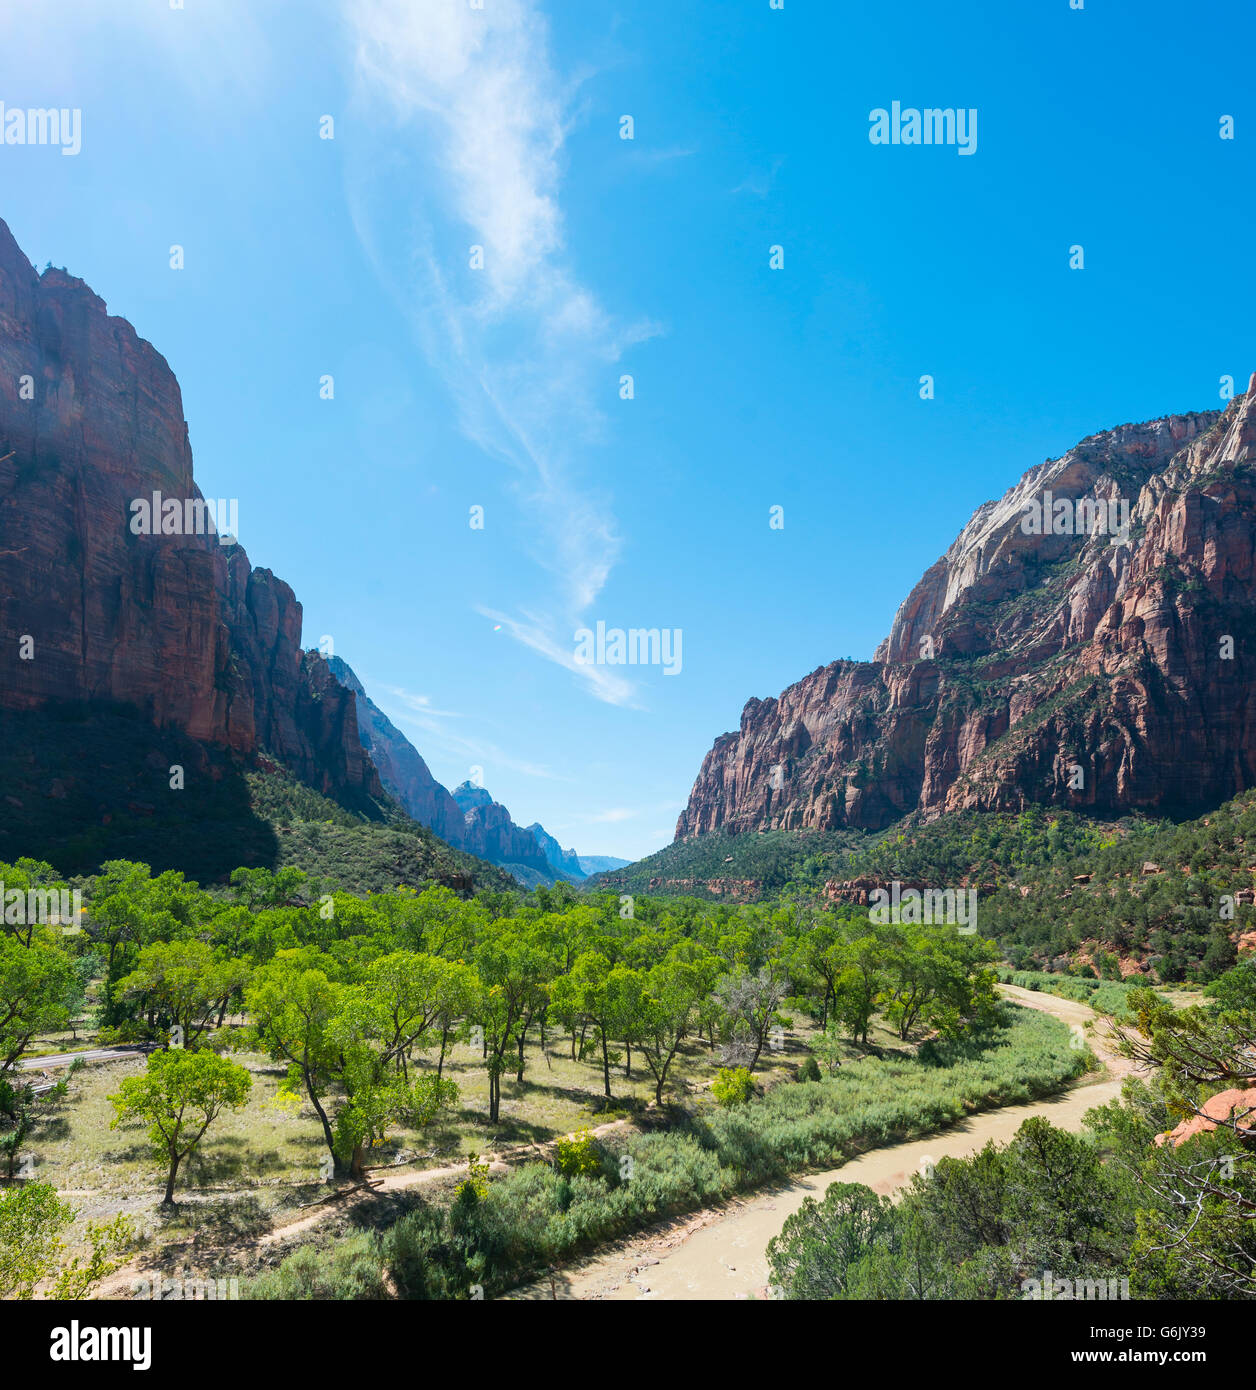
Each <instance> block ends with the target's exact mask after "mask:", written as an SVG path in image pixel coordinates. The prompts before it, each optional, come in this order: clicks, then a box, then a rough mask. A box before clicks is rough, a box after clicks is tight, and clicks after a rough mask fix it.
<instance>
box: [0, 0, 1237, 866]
mask: <svg viewBox="0 0 1256 1390" xmlns="http://www.w3.org/2000/svg"><path fill="white" fill-rule="evenodd" d="M7 9H8V11H9V12H8V13H5V14H4V15H2V16H0V100H3V101H4V102H5V103H6V105H7V106H8V107H10V108H12V107H19V106H53V105H55V106H58V107H60V106H66V107H78V108H81V109H82V112H83V116H82V120H83V127H82V129H83V143H82V150H81V153H79V154H78V155H77V156H73V157H69V156H63V155H60V154H59V153H58V152H57V151H56V150H53V149H48V148H39V147H21V146H0V167H2V169H3V174H4V178H3V180H2V182H0V188H2V189H3V196H2V197H0V216H3V217H4V218H5V220H6V221H8V223H9V225H10V227H11V228H12V229H13V232H14V234H15V235H16V236H17V238H18V241H19V243H20V244H21V245H22V247H23V248H24V249H25V251H26V252H27V254H28V255H29V256H30V257H31V259H32V260H33V261H34V262H35V263H36V264H37V265H39V266H41V267H42V266H43V264H44V263H45V262H46V261H49V260H50V261H52V262H53V263H54V264H56V265H58V266H60V265H64V266H66V267H67V268H68V269H69V270H70V271H71V272H73V273H75V274H78V275H81V276H83V278H85V279H86V280H87V281H88V283H89V284H91V285H92V286H93V288H94V289H95V290H96V291H97V292H98V293H99V294H100V295H102V296H103V297H104V298H105V299H106V300H107V301H108V303H109V306H110V309H111V311H112V312H114V313H117V314H121V315H123V316H125V317H126V318H128V319H130V320H131V321H132V323H134V324H135V326H136V328H137V329H138V331H139V332H140V333H141V334H142V335H143V336H144V337H146V338H148V339H150V340H151V341H152V342H153V343H154V344H155V345H156V346H157V347H158V349H159V350H160V351H161V352H163V353H164V354H165V356H166V357H167V359H168V360H169V362H170V363H171V365H172V367H173V368H174V370H175V372H176V373H177V375H178V377H179V381H180V383H181V385H182V389H183V397H184V404H185V409H186V413H187V418H188V422H189V427H190V431H191V438H192V446H193V450H194V453H195V459H196V474H197V479H198V481H199V482H200V484H201V487H202V489H203V491H204V492H205V493H206V494H207V495H214V496H223V497H237V498H239V502H240V533H241V540H242V541H243V543H244V545H245V547H246V548H247V550H248V552H249V556H250V558H251V560H252V562H253V563H254V564H255V565H265V566H267V567H269V568H271V569H273V570H274V571H275V572H276V573H277V574H279V575H280V576H282V577H283V578H284V579H286V580H287V581H288V582H289V583H290V584H291V585H292V586H293V588H294V589H295V590H296V592H297V595H298V597H299V598H300V599H301V601H302V603H303V604H304V608H305V641H306V644H307V645H315V644H317V642H318V641H319V638H320V637H321V636H323V635H324V634H327V635H330V636H331V637H332V638H333V639H334V644H335V651H336V653H337V654H338V655H340V656H342V657H344V658H345V659H346V660H347V661H348V662H349V663H350V664H351V665H352V666H353V667H354V668H355V669H356V670H357V671H358V673H359V675H360V676H361V677H362V679H363V680H364V681H365V683H366V685H367V687H368V689H369V690H370V691H371V693H372V695H373V697H374V698H375V700H376V701H377V703H378V704H380V705H381V706H382V707H383V708H384V709H385V710H386V711H387V713H388V714H389V715H390V716H391V717H392V718H393V719H394V720H395V721H396V722H397V724H398V725H399V726H400V727H401V728H402V729H403V730H405V732H406V733H407V734H408V736H409V737H410V738H411V739H412V740H413V741H414V743H415V744H416V746H417V747H418V748H419V750H420V751H421V752H422V753H423V755H424V757H425V758H426V759H427V761H428V763H429V764H430V766H431V768H432V770H433V772H434V773H435V775H436V776H437V777H438V778H440V779H441V780H442V781H444V782H445V783H446V784H447V785H450V786H452V785H454V784H456V783H457V782H459V781H460V780H462V778H464V777H466V776H467V775H469V773H470V772H471V769H472V768H474V767H479V768H481V769H482V770H483V780H484V783H485V785H486V786H487V787H488V788H489V790H490V791H491V792H492V793H493V794H494V795H495V796H496V797H497V799H498V800H500V801H502V802H504V803H505V804H506V805H507V806H508V807H509V808H510V810H511V812H512V814H513V815H514V817H515V819H516V820H518V821H519V822H520V823H523V824H526V823H528V822H530V821H532V820H540V821H541V822H542V823H543V824H544V825H545V826H546V827H547V828H548V829H549V830H550V831H551V832H552V833H554V834H555V835H557V836H558V838H559V839H560V840H561V841H562V842H563V844H564V845H574V846H575V847H576V848H577V849H578V850H579V851H580V852H582V853H605V854H620V855H623V856H625V857H637V856H639V855H642V854H645V853H648V852H650V851H651V850H653V849H657V848H659V847H661V846H662V845H663V844H665V843H667V842H668V841H669V840H670V839H671V835H672V829H673V826H674V823H675V818H676V815H677V813H678V811H679V810H680V808H681V806H682V805H683V803H684V801H685V798H686V796H687V794H688V791H689V788H690V786H691V784H692V781H693V778H694V775H695V774H696V772H697V769H698V766H699V763H700V761H701V759H702V757H703V755H704V754H705V752H706V751H707V749H708V748H709V746H710V744H711V742H712V740H713V739H714V738H715V737H716V735H718V734H719V733H721V732H723V731H725V730H727V729H732V728H735V727H736V726H737V723H738V719H739V716H740V711H741V708H742V705H743V704H744V702H745V701H746V699H747V698H749V697H750V696H752V695H755V696H760V697H764V696H769V695H775V694H777V693H778V692H779V691H780V690H781V689H782V688H783V687H784V686H786V685H788V684H789V683H790V682H792V681H794V680H797V679H799V678H800V677H801V676H803V675H805V674H806V673H808V672H809V671H811V670H813V669H814V668H816V667H817V666H820V665H823V664H825V663H827V662H829V661H832V660H834V659H835V658H837V657H841V656H852V657H868V656H870V655H871V654H872V651H873V648H874V647H875V645H876V643H877V641H878V640H879V639H880V638H881V637H882V636H883V635H884V634H885V632H886V630H887V629H888V627H889V624H890V621H891V618H892V616H893V612H894V609H895V607H896V605H897V603H898V602H899V601H900V600H901V599H902V598H903V597H904V596H905V595H906V593H907V592H908V590H909V589H910V587H911V586H912V584H914V582H915V581H916V579H917V578H918V577H919V575H920V574H921V573H922V572H923V570H924V569H925V568H927V567H928V566H929V565H930V564H931V563H932V562H933V561H934V560H935V559H936V558H937V557H938V556H939V555H940V554H941V553H942V552H943V551H944V550H945V548H946V547H947V545H948V544H949V543H950V541H951V539H952V538H953V536H954V534H955V533H956V532H957V531H958V530H959V528H960V527H961V526H962V525H963V523H964V522H965V520H966V519H967V518H968V516H969V514H970V513H971V512H972V510H973V509H974V508H975V507H976V506H977V505H979V504H980V503H981V502H983V501H984V500H986V499H987V498H990V497H995V496H998V495H999V494H1001V493H1002V492H1003V491H1004V490H1005V489H1006V488H1007V487H1008V486H1009V485H1010V484H1011V483H1012V482H1013V481H1014V480H1015V479H1016V478H1017V477H1018V476H1019V475H1020V473H1021V472H1023V471H1024V470H1025V469H1026V468H1028V467H1031V466H1033V465H1034V464H1036V463H1039V462H1041V461H1042V460H1043V459H1044V458H1046V457H1048V456H1054V455H1057V454H1059V453H1061V452H1063V451H1064V450H1065V449H1067V448H1068V447H1069V446H1070V445H1072V444H1074V443H1075V442H1077V440H1079V439H1080V438H1082V437H1083V436H1085V435H1087V434H1090V433H1093V432H1095V431H1096V430H1099V429H1103V428H1107V427H1109V426H1112V425H1116V424H1120V423H1122V422H1124V421H1128V420H1140V419H1147V418H1151V417H1153V416H1156V415H1161V414H1165V413H1168V412H1171V411H1177V410H1191V409H1206V408H1210V407H1213V406H1216V405H1218V404H1220V401H1219V399H1218V393H1219V383H1220V379H1221V377H1222V376H1224V375H1227V374H1229V375H1232V376H1233V377H1234V378H1235V380H1236V383H1237V389H1239V390H1242V389H1243V388H1244V387H1245V386H1246V382H1247V377H1248V374H1249V373H1250V372H1251V371H1252V370H1253V368H1256V344H1254V343H1253V342H1252V340H1251V337H1250V333H1248V332H1247V326H1248V324H1249V323H1250V322H1251V320H1252V307H1253V305H1252V295H1253V291H1252V281H1251V275H1250V269H1249V267H1250V262H1251V250H1252V246H1253V241H1254V238H1253V212H1254V193H1253V190H1254V189H1256V181H1254V180H1253V177H1252V175H1253V166H1252V155H1251V151H1252V149H1253V143H1252V142H1253V140H1254V139H1256V111H1254V110H1253V109H1252V106H1253V103H1252V101H1251V98H1250V93H1251V91H1252V85H1251V82H1250V74H1249V73H1248V72H1247V71H1246V68H1247V66H1249V65H1250V53H1251V51H1252V41H1253V37H1254V35H1253V19H1252V13H1251V11H1250V9H1249V8H1246V7H1243V6H1233V5H1222V4H1210V3H1196V4H1192V5H1189V6H1187V5H1179V4H1176V3H1164V2H1163V0H1137V3H1135V0H1124V2H1123V3H1117V2H1116V0H1107V2H1106V3H1105V0H1086V5H1085V8H1084V9H1083V10H1081V11H1077V10H1073V9H1071V8H1070V6H1069V3H1068V0H1022V2H1021V3H1019V4H1017V5H1007V4H1006V3H1002V2H1001V0H998V2H996V0H948V3H947V4H945V5H941V4H932V5H925V4H916V3H906V2H904V3H899V4H896V5H893V6H889V5H866V4H854V3H845V2H843V3H838V0H811V2H810V3H808V0H785V5H784V8H783V9H780V10H774V9H772V8H770V6H769V3H768V0H720V3H718V4H715V3H710V0H619V2H618V3H609V0H581V3H579V4H576V3H574V0H562V2H561V3H559V0H535V3H534V2H533V0H484V8H483V9H482V10H478V11H477V10H473V9H472V8H471V5H470V3H469V0H404V3H403V0H343V2H342V3H333V2H332V0H303V3H300V4H296V3H285V2H284V0H271V2H270V3H266V4H254V3H244V0H214V3H212V4H211V3H209V0H185V7H184V8H183V9H182V10H171V9H169V8H168V0H112V2H111V4H110V5H108V6H105V5H102V4H99V3H96V2H95V0H91V2H90V3H89V0H45V3H43V4H41V5H39V6H30V7H7ZM896 100H897V101H899V102H901V103H902V105H903V106H917V107H927V106H954V107H962V108H975V109H976V110H977V113H978V117H977V132H978V143H977V149H976V152H975V153H974V154H973V155H971V156H963V155H960V154H959V152H958V150H957V149H955V148H953V147H951V148H948V147H925V148H921V147H916V148H911V147H904V146H899V147H881V146H874V145H872V144H871V143H870V142H869V139H868V130H869V112H870V111H871V110H873V109H874V108H877V107H888V106H889V105H890V103H891V102H892V101H896ZM324 115H331V116H333V117H334V120H335V138H334V139H333V140H320V139H319V122H320V118H321V117H322V116H324ZM624 115H631V116H632V117H633V121H634V126H635V129H634V136H635V138H634V139H633V140H631V141H628V140H623V139H621V138H620V118H621V117H622V116H624ZM1223 115H1230V116H1233V118H1234V122H1235V137H1236V138H1235V139H1234V140H1230V141H1223V140H1222V139H1220V138H1219V123H1220V120H1221V117H1222V116H1223ZM176 243H177V244H180V245H182V246H183V247H184V248H185V258H186V264H185V268H184V269H183V270H181V271H173V270H171V269H170V268H169V248H170V246H171V245H172V244H176ZM1074 244H1081V245H1082V246H1084V248H1085V269H1084V270H1082V271H1072V270H1070V269H1069V265H1068V257H1069V247H1070V246H1072V245H1074ZM472 245H481V246H483V247H484V252H485V265H484V268H483V269H481V270H472V269H471V268H470V266H469V259H470V257H469V248H470V247H471V246H472ZM773 245H780V246H782V247H783V248H784V268H783V269H781V270H778V271H774V270H771V269H769V248H770V247H771V246H773ZM625 373H628V374H631V375H632V376H633V378H634V383H635V398H634V399H633V400H631V401H625V400H621V399H620V391H619V383H620V378H621V376H622V375H623V374H625ZM324 374H331V375H332V376H333V377H334V380H335V398H334V400H321V399H320V395H319V379H320V377H321V376H322V375H324ZM924 374H929V375H931V376H933V377H934V379H935V383H936V384H935V392H936V394H935V398H934V399H933V400H930V401H922V400H920V399H919V394H918V391H919V386H918V382H919V379H920V377H921V376H922V375H924ZM472 506H482V507H483V508H484V515H485V525H484V529H483V530H481V531H475V530H472V529H471V527H470V526H469V524H468V522H469V514H470V513H469V509H470V508H471V507H472ZM772 506H780V507H783V508H784V521H785V525H784V528H783V529H781V530H773V529H770V528H769V525H768V519H769V508H771V507H772ZM598 620H602V621H604V622H605V623H606V624H607V625H608V626H609V627H616V626H618V627H623V628H629V627H658V628H671V629H680V630H681V631H682V633H683V667H682V669H681V671H680V673H679V674H678V675H675V676H670V677H669V676H666V675H664V674H663V672H662V671H661V670H660V669H659V668H658V667H640V666H638V667H610V666H601V667H581V666H579V665H578V664H577V663H575V661H574V658H573V653H574V649H575V644H574V640H573V638H574V632H575V630H576V629H577V628H579V627H582V626H586V625H587V626H590V627H591V626H593V625H595V623H596V622H597V621H598Z"/></svg>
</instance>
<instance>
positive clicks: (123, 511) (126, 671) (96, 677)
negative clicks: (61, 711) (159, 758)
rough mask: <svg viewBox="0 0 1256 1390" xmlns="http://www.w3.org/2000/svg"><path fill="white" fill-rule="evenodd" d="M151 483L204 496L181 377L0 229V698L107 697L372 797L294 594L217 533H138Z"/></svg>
mask: <svg viewBox="0 0 1256 1390" xmlns="http://www.w3.org/2000/svg"><path fill="white" fill-rule="evenodd" d="M154 490H156V491H159V492H160V493H161V494H162V495H163V497H166V498H179V499H199V498H200V496H201V494H200V491H199V489H198V488H197V486H196V483H195V482H194V481H193V477H192V451H191V447H190V445H189V442H188V431H187V425H186V423H185V421H184V418H183V403H182V398H181V395H180V392H179V386H178V383H177V382H176V381H175V378H174V374H173V373H172V372H171V370H170V368H169V366H168V365H167V363H166V361H165V359H164V358H163V357H162V356H161V355H160V354H159V353H158V352H156V351H155V350H154V348H153V347H152V346H151V345H150V344H149V343H147V342H145V341H144V340H143V339H141V338H139V337H138V336H137V335H136V333H135V331H134V329H132V327H131V325H130V324H129V323H127V322H126V321H125V320H124V319H119V318H113V317H110V316H109V314H108V313H107V312H106V309H105V304H104V301H103V300H101V299H100V298H99V297H98V296H97V295H95V294H94V293H93V292H92V291H91V290H90V289H89V288H88V287H87V286H86V285H85V284H84V283H83V282H82V281H81V280H77V279H75V278H73V277H72V276H70V275H67V274H66V273H65V272H63V271H58V270H48V271H45V272H44V274H43V275H42V276H41V275H37V274H36V273H35V271H34V270H33V268H32V267H31V265H30V263H29V262H28V261H27V260H26V257H25V256H24V255H23V254H22V252H21V251H20V249H19V248H18V246H17V244H16V242H15V241H14V240H13V237H12V235H11V233H10V232H9V229H8V227H7V226H5V225H4V223H3V222H0V650H3V651H4V652H5V653H6V657H5V668H4V675H3V680H2V681H0V707H3V708H8V709H19V710H20V709H35V708H38V707H39V706H41V705H44V704H46V703H48V702H49V701H85V702H116V703H119V704H124V705H128V706H133V707H136V708H138V709H139V710H140V711H141V712H142V713H143V714H144V716H145V717H146V718H147V719H148V720H149V721H150V722H151V723H152V724H153V725H154V726H155V727H156V728H159V729H163V728H176V729H179V730H182V731H184V732H186V733H187V734H189V735H191V736H192V737H193V738H195V739H198V740H201V741H203V742H205V743H208V744H217V745H220V746H222V747H226V748H230V749H233V750H235V751H237V752H238V753H240V754H243V755H248V756H251V755H253V754H255V753H256V752H258V751H259V750H263V749H264V750H266V751H268V752H270V753H272V754H273V755H274V756H276V757H277V758H279V759H281V760H282V761H283V762H284V763H285V764H287V766H289V767H290V768H291V769H292V770H293V772H295V773H296V775H297V776H299V777H301V778H302V779H303V780H304V781H306V782H308V783H309V784H310V785H312V786H315V787H316V788H318V790H320V791H322V792H325V793H329V794H341V793H345V792H349V793H362V794H365V795H367V796H378V795H380V794H381V791H382V789H381V787H380V783H379V779H378V776H377V774H376V772H375V769H374V767H373V766H372V765H371V762H370V759H369V758H367V757H366V756H365V754H364V752H363V749H362V745H361V742H360V741H359V738H358V731H357V719H356V713H355V708H354V696H353V694H352V692H350V691H347V690H345V689H344V688H343V687H342V686H341V685H340V684H339V683H338V682H337V681H335V680H334V679H333V677H332V675H331V673H330V671H329V670H328V668H327V665H326V663H325V662H324V661H323V660H322V658H321V657H319V656H318V655H316V654H314V653H310V652H303V651H302V649H301V606H300V604H299V603H298V602H297V601H296V598H295V597H294V595H293V593H292V590H291V589H290V588H289V587H288V586H287V585H286V584H285V583H283V581H282V580H279V579H276V578H275V576H274V575H273V574H271V572H270V571H269V570H265V569H253V568H252V567H251V566H250V564H249V561H248V557H247V555H246V554H245V553H244V551H243V550H242V549H241V548H240V547H239V546H238V545H235V544H228V545H223V544H220V541H219V538H218V537H217V536H216V535H212V534H210V535H135V534H132V532H131V528H130V523H131V520H132V513H131V511H130V509H129V508H130V503H131V501H132V500H133V499H136V498H144V497H150V496H151V494H152V493H153V492H154ZM245 505H246V508H247V499H245ZM23 638H29V639H31V640H30V643H28V644H25V646H26V650H27V651H29V652H31V657H30V659H29V660H26V659H22V656H21V650H20V644H21V643H22V639H23Z"/></svg>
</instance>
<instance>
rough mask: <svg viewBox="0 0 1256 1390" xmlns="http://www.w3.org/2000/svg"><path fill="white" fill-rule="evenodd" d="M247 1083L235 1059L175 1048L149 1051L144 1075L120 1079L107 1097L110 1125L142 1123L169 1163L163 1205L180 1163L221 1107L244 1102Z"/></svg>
mask: <svg viewBox="0 0 1256 1390" xmlns="http://www.w3.org/2000/svg"><path fill="white" fill-rule="evenodd" d="M252 1086H253V1078H252V1077H251V1076H250V1075H249V1074H248V1072H247V1071H245V1069H244V1068H243V1067H242V1066H240V1064H239V1063H238V1062H232V1061H230V1060H229V1059H227V1058H226V1057H219V1056H217V1055H216V1054H215V1053H213V1052H188V1051H187V1050H185V1049H183V1048H178V1049H175V1050H173V1051H169V1052H154V1053H153V1054H152V1056H150V1057H149V1059H148V1070H147V1071H146V1072H145V1074H144V1075H143V1076H128V1077H126V1078H124V1079H123V1081H122V1084H121V1087H120V1088H119V1090H118V1091H117V1093H116V1094H114V1095H112V1096H110V1097H109V1100H110V1102H111V1104H112V1105H113V1108H114V1111H115V1115H114V1120H113V1124H112V1125H111V1128H114V1129H116V1128H117V1126H118V1125H120V1124H123V1123H125V1122H126V1121H128V1120H139V1121H141V1122H146V1123H147V1124H148V1126H149V1130H148V1137H149V1142H150V1143H151V1144H152V1147H153V1152H154V1153H155V1154H156V1155H157V1157H158V1158H160V1159H162V1160H164V1161H165V1162H166V1163H167V1164H168V1169H167V1174H166V1195H165V1197H164V1198H163V1199H162V1205H163V1206H172V1205H173V1204H174V1184H175V1179H176V1178H177V1176H178V1173H179V1165H180V1164H181V1163H182V1162H183V1160H184V1159H185V1158H187V1157H188V1155H189V1154H191V1153H192V1152H193V1151H194V1150H195V1148H196V1146H197V1145H198V1144H199V1143H200V1142H201V1140H202V1139H203V1138H204V1137H205V1131H206V1130H207V1129H208V1128H209V1127H210V1125H211V1124H213V1122H214V1121H215V1120H216V1119H217V1118H218V1116H219V1115H220V1114H221V1113H222V1112H223V1110H227V1109H231V1110H238V1109H239V1108H240V1107H241V1106H242V1105H244V1104H245V1103H246V1102H247V1100H248V1098H249V1092H250V1090H251V1089H252Z"/></svg>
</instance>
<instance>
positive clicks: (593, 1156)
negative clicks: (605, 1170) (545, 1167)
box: [554, 1129, 602, 1178]
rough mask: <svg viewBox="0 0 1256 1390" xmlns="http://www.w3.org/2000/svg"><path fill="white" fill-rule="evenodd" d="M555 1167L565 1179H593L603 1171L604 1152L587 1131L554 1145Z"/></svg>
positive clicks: (570, 1136) (583, 1130)
mask: <svg viewBox="0 0 1256 1390" xmlns="http://www.w3.org/2000/svg"><path fill="white" fill-rule="evenodd" d="M554 1167H555V1169H556V1170H557V1171H558V1172H560V1173H561V1174H562V1175H563V1176H564V1177H565V1178H585V1177H588V1178H591V1177H596V1175H597V1174H598V1173H600V1172H601V1171H602V1150H601V1147H600V1146H599V1144H598V1142H597V1140H596V1139H595V1138H594V1137H593V1136H592V1135H591V1134H590V1133H589V1131H588V1130H587V1129H580V1130H577V1131H576V1133H575V1134H569V1135H568V1136H567V1137H566V1139H559V1140H557V1141H556V1143H555V1144H554Z"/></svg>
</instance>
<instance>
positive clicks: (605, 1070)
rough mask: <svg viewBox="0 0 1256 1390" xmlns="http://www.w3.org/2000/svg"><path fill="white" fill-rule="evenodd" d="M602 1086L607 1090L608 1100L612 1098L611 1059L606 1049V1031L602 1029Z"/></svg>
mask: <svg viewBox="0 0 1256 1390" xmlns="http://www.w3.org/2000/svg"><path fill="white" fill-rule="evenodd" d="M602 1085H603V1086H604V1087H605V1089H606V1099H607V1100H610V1098H611V1058H610V1053H609V1052H608V1051H607V1048H606V1029H605V1028H603V1029H602Z"/></svg>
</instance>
